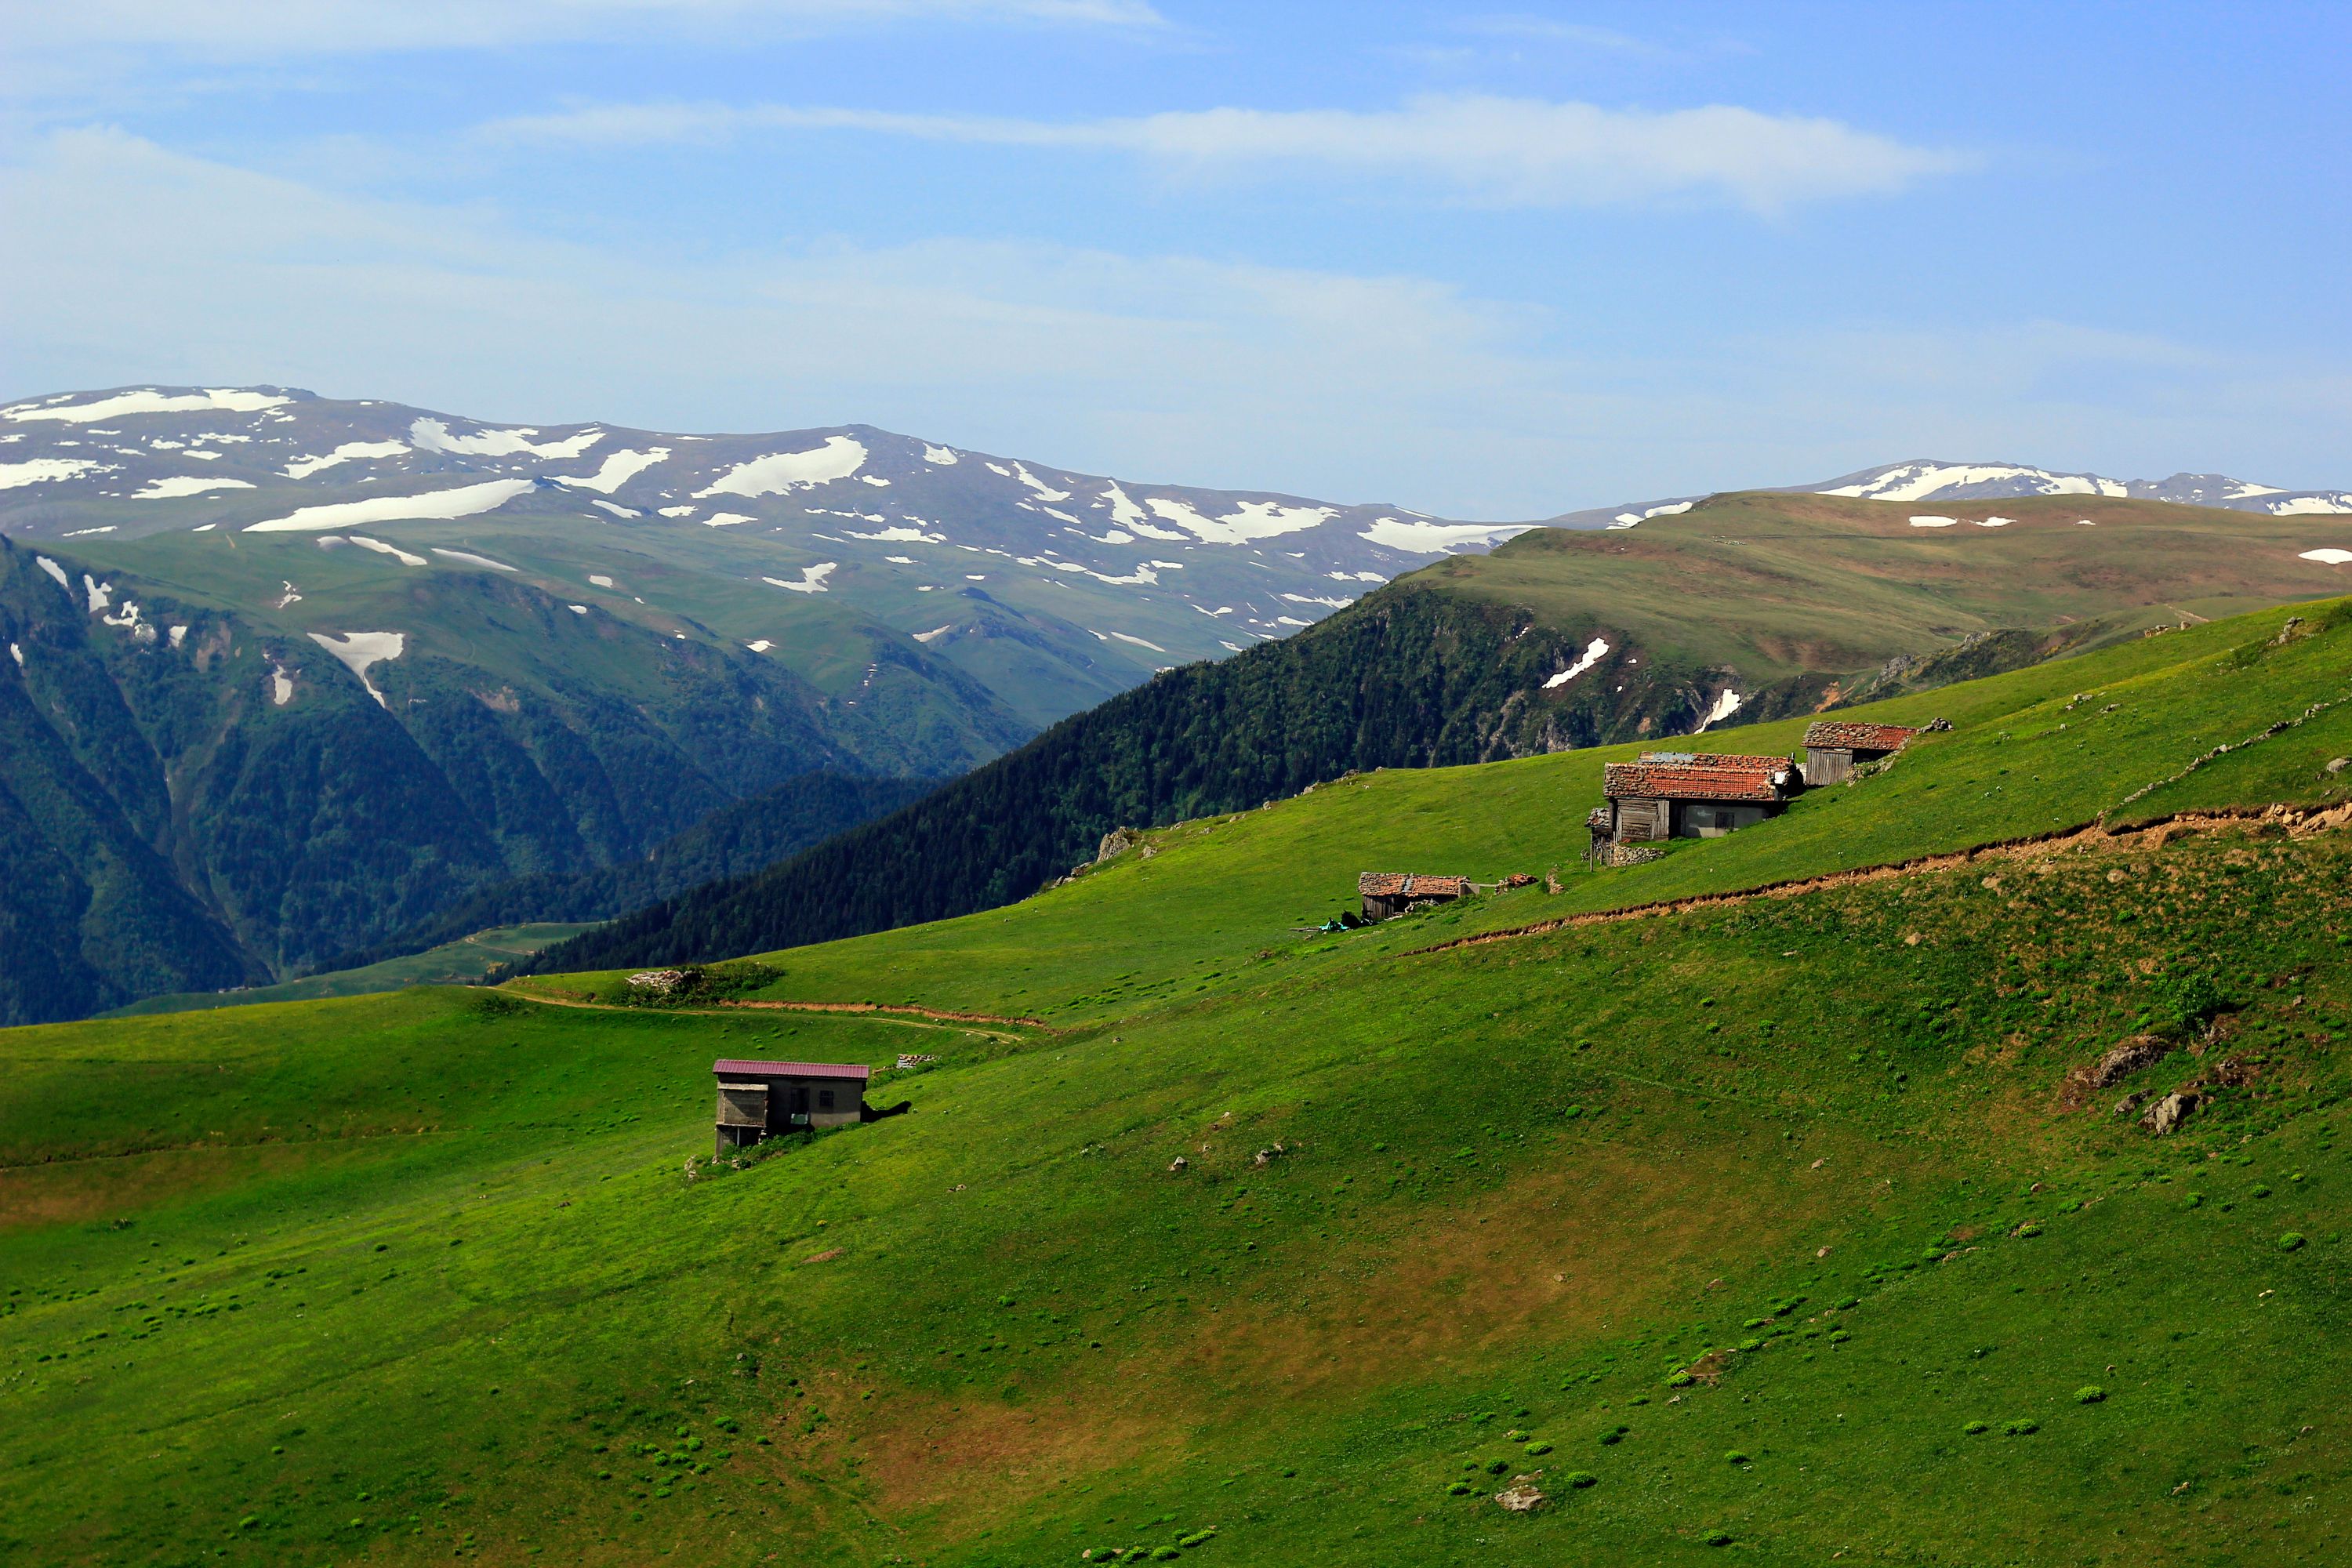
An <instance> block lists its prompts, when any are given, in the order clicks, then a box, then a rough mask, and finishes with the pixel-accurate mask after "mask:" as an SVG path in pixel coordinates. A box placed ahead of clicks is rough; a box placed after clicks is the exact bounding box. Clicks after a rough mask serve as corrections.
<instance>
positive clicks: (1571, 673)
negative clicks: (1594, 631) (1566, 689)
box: [1544, 637, 1609, 691]
mask: <svg viewBox="0 0 2352 1568" xmlns="http://www.w3.org/2000/svg"><path fill="white" fill-rule="evenodd" d="M1608 656H1609V644H1608V642H1607V641H1606V640H1605V639H1603V638H1601V637H1594V638H1593V639H1592V640H1591V642H1589V643H1586V644H1585V645H1584V652H1583V654H1582V656H1581V657H1580V658H1578V659H1577V661H1576V662H1575V663H1574V664H1571V665H1570V666H1569V667H1568V668H1566V669H1563V670H1561V671H1560V672H1559V674H1558V675H1555V676H1553V677H1552V678H1551V679H1549V680H1547V681H1545V682H1544V689H1546V690H1547V691H1549V690H1550V689H1552V688H1553V687H1556V686H1566V685H1567V684H1568V683H1569V682H1570V681H1571V680H1574V679H1576V678H1577V677H1578V676H1580V675H1582V674H1583V673H1584V672H1585V671H1586V670H1588V669H1591V668H1592V667H1593V666H1594V665H1596V664H1599V663H1600V662H1601V660H1602V659H1603V658H1607V657H1608Z"/></svg>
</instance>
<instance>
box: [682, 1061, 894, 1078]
mask: <svg viewBox="0 0 2352 1568" xmlns="http://www.w3.org/2000/svg"><path fill="white" fill-rule="evenodd" d="M710 1070H711V1071H712V1072H714V1073H717V1074H718V1075H719V1077H720V1078H854V1079H859V1080H861V1081H863V1080H864V1079H867V1078H870V1077H871V1076H873V1072H874V1069H873V1068H869V1067H865V1066H861V1065H859V1064H857V1063H856V1062H754V1061H739V1060H737V1059H736V1058H732V1057H721V1058H719V1059H718V1060H717V1061H715V1062H712V1063H711V1064H710Z"/></svg>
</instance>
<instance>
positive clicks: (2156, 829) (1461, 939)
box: [1397, 805, 2352, 958]
mask: <svg viewBox="0 0 2352 1568" xmlns="http://www.w3.org/2000/svg"><path fill="white" fill-rule="evenodd" d="M2252 823H2267V824H2269V825H2271V826H2274V827H2279V828H2284V830H2285V831H2287V832H2288V833H2290V834H2293V835H2294V837H2298V838H2301V837H2308V836H2309V835H2311V834H2314V833H2325V832H2327V831H2328V830H2330V829H2331V828H2337V827H2346V826H2352V805H2339V806H2336V807H2335V808H2334V809H2332V810H2326V811H2317V810H2311V809H2308V808H2305V807H2303V806H2293V805H2273V806H2270V807H2267V808H2266V809H2264V810H2262V811H2248V812H2193V813H2184V814H2182V815H2180V816H2168V817H2165V818H2162V819H2161V820H2159V821H2156V822H2151V823H2143V824H2141V825H2140V826H2137V827H2131V828H2126V829H2123V830H2121V831H2110V830H2108V829H2107V828H2105V827H2100V826H2091V827H2077V828H2070V829H2067V830H2066V831H2063V832H2060V833H2047V834H2041V835H2038V836H2036V837H2031V838H2011V839H2005V840H2003V841H2001V842H2000V843H1998V844H1980V845H1979V846H1977V847H1975V848H1973V849H1956V850H1954V851H1952V852H1951V853H1949V854H1947V855H1923V856H1921V857H1919V858H1916V859H1914V860H1902V861H1897V862H1895V863H1893V864H1891V865H1885V866H1864V867H1858V868H1855V869H1853V870H1851V871H1832V872H1829V873H1826V874H1824V875H1822V876H1819V877H1801V878H1798V879H1794V880H1792V881H1787V882H1768V883H1766V884H1764V885H1763V886H1761V887H1757V888H1748V889H1741V890H1739V891H1738V892H1730V893H1699V894H1695V895H1693V896H1692V897H1690V898H1687V899H1662V900H1658V901H1657V902H1655V903H1648V904H1630V905H1628V906H1626V907H1625V908H1623V909H1619V910H1593V911H1592V912H1591V913H1589V914H1577V915H1562V916H1560V917H1559V919H1557V920H1549V921H1536V922H1535V923H1534V924H1532V925H1523V926H1510V927H1507V928H1506V929H1504V930H1501V931H1477V932H1475V933H1473V934H1471V935H1469V936H1457V937H1455V938H1454V939H1453V940H1452V941H1451V942H1437V943H1435V944H1434V945H1433V946H1429V947H1415V948H1409V949H1407V950H1406V951H1405V952H1400V953H1398V954H1397V956H1398V957H1399V958H1417V957H1419V956H1421V955H1422V954H1423V953H1429V952H1448V951H1450V950H1451V949H1454V948H1457V947H1476V946H1479V945H1481V944H1482V943H1485V942H1509V941H1512V940H1514V939H1515V938H1518V937H1525V936H1543V935H1545V934H1547V933H1549V932H1551V931H1570V930H1573V929H1575V928H1576V927H1578V926H1592V925H1609V924H1612V923H1614V922H1616V921H1638V920H1649V919H1652V918H1654V917H1658V916H1664V915H1678V914H1681V913H1683V912H1685V910H1706V909H1716V908H1718V907H1720V906H1722V905H1726V904H1744V903H1748V902H1750V901H1751V900H1757V899H1793V898H1797V897H1800V896H1801V895H1803V894H1806V893H1817V892H1821V891H1822V890H1823V889H1829V888H1848V887H1853V886H1854V885H1856V884H1858V883H1862V882H1883V881H1886V880H1888V879H1892V878H1895V877H1918V876H1925V875H1927V874H1928V873H1930V872H1935V871H1949V870H1954V869H1957V868H1959V867H1962V866H1968V865H1972V864H1974V863H1976V862H1979V861H1983V860H2028V859H2034V858H2043V857H2047V856H2051V855H2057V854H2063V852H2065V851H2066V850H2069V849H2115V848H2123V847H2129V846H2131V845H2132V844H2133V843H2135V842H2136V843H2137V847H2140V848H2143V849H2156V848H2160V847H2163V845H2164V844H2165V843H2166V842H2167V841H2168V840H2170V839H2173V838H2178V837H2183V836H2185V835H2187V834H2191V833H2212V832H2216V831H2218V830H2220V829H2221V828H2225V827H2243V826H2247V825H2249V824H2252Z"/></svg>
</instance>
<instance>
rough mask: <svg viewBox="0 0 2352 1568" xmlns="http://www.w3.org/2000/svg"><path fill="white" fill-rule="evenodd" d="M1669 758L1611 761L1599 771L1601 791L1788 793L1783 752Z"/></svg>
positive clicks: (1726, 795) (1667, 796)
mask: <svg viewBox="0 0 2352 1568" xmlns="http://www.w3.org/2000/svg"><path fill="white" fill-rule="evenodd" d="M1667 755H1669V756H1673V757H1675V760H1674V761H1672V762H1667V761H1663V760H1654V759H1655V758H1656V756H1657V754H1656V753H1650V754H1648V755H1645V756H1644V757H1643V759H1642V760H1641V761H1640V762H1634V763H1610V764H1609V765H1608V767H1607V768H1606V769H1604V770H1603V771H1602V784H1601V790H1602V793H1603V794H1605V795H1608V796H1609V798H1610V799H1612V800H1752V801H1776V800H1785V799H1786V798H1788V792H1787V785H1788V783H1789V776H1790V772H1791V770H1790V766H1789V759H1788V758H1786V757H1748V756H1734V755H1729V754H1724V753H1711V752H1699V753H1696V754H1692V753H1687V752H1685V753H1673V752H1669V753H1667Z"/></svg>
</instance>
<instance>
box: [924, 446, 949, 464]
mask: <svg viewBox="0 0 2352 1568" xmlns="http://www.w3.org/2000/svg"><path fill="white" fill-rule="evenodd" d="M923 461H925V462H926V463H935V464H937V465H938V466H939V467H940V468H954V467H955V466H956V455H955V453H953V452H952V451H950V450H949V449H948V448H947V447H934V446H932V445H931V444H930V443H929V441H926V442H924V443H923Z"/></svg>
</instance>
